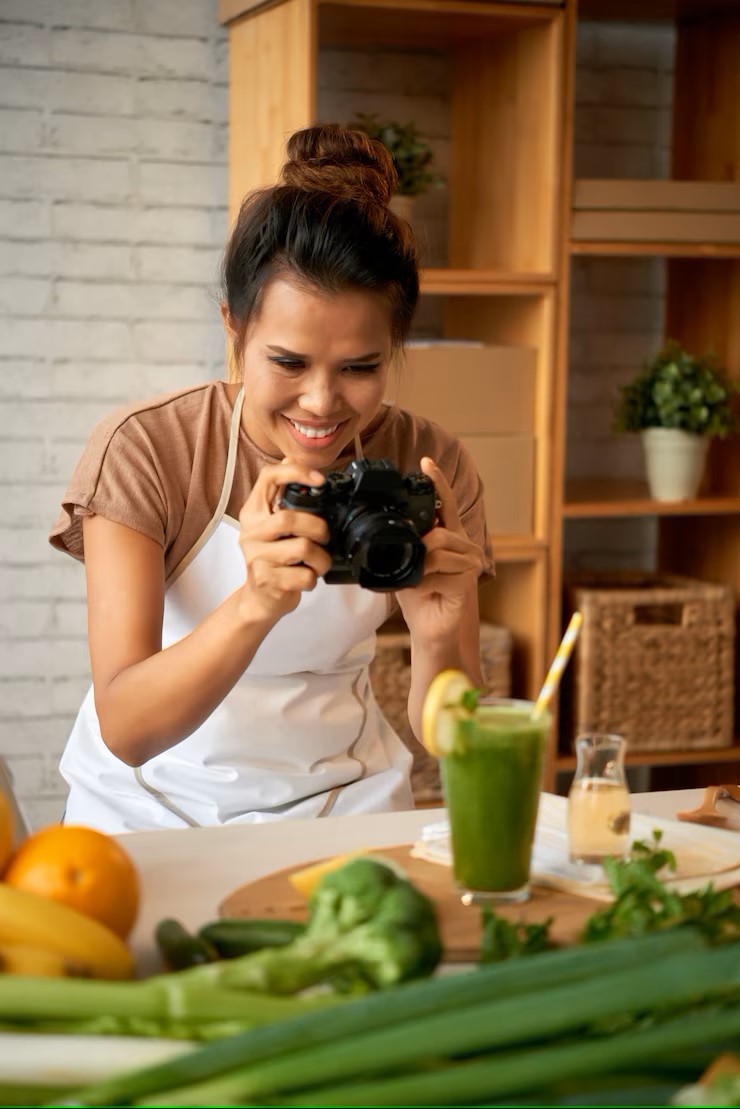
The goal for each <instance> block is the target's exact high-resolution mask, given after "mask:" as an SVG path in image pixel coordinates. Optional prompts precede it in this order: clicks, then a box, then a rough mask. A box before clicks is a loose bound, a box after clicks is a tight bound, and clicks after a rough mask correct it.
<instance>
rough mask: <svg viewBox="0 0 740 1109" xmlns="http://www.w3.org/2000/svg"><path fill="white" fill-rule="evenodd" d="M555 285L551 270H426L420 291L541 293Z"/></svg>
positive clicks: (445, 293) (478, 294)
mask: <svg viewBox="0 0 740 1109" xmlns="http://www.w3.org/2000/svg"><path fill="white" fill-rule="evenodd" d="M554 285H555V275H554V274H552V273H511V272H509V271H504V270H452V269H425V270H422V273H421V291H422V293H426V294H427V295H429V296H444V295H446V296H469V295H470V294H471V293H472V294H474V295H477V296H540V295H541V294H542V293H543V292H547V291H548V290H549V289H551V288H553V286H554Z"/></svg>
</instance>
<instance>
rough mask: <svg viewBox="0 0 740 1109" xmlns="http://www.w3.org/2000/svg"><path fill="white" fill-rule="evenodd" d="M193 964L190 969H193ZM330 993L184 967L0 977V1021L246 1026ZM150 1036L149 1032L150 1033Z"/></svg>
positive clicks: (318, 1004)
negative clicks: (238, 984)
mask: <svg viewBox="0 0 740 1109" xmlns="http://www.w3.org/2000/svg"><path fill="white" fill-rule="evenodd" d="M199 969H200V968H199V967H196V968H195V970H196V971H197V970H199ZM335 1001H336V999H335V998H334V997H333V996H330V995H329V996H325V997H324V996H321V997H320V996H317V997H314V998H312V999H300V998H298V999H297V998H276V997H269V996H265V995H264V994H256V993H249V992H247V991H246V990H237V989H230V988H227V987H222V986H220V985H218V983H217V982H215V983H212V982H210V981H208V980H206V981H202V980H201V979H200V978H199V977H198V976H197V975H195V976H193V977H191V972H190V971H177V972H173V973H171V974H161V975H157V976H155V977H153V978H148V979H143V980H141V981H136V982H107V981H102V980H99V979H87V978H41V977H39V978H35V977H22V976H19V975H0V1021H2V1024H3V1026H4V1027H7V1026H8V1024H9V1023H11V1022H16V1023H17V1024H23V1026H24V1027H28V1026H29V1024H30V1023H31V1022H42V1023H45V1024H48V1023H50V1022H54V1021H56V1022H57V1025H58V1027H59V1028H60V1029H61V1028H62V1027H63V1022H67V1021H68V1022H70V1027H72V1026H73V1025H74V1023H75V1022H80V1021H83V1020H88V1021H94V1020H95V1019H97V1018H99V1017H100V1014H104V1015H105V1016H104V1019H105V1020H106V1021H107V1022H108V1024H109V1025H110V1026H113V1023H114V1022H115V1020H116V1019H118V1020H119V1021H120V1022H121V1025H122V1027H125V1025H126V1022H130V1023H132V1025H135V1023H136V1022H140V1023H141V1024H142V1025H146V1024H147V1023H148V1024H150V1025H151V1026H152V1029H154V1027H155V1026H158V1025H159V1026H161V1027H162V1030H163V1031H166V1027H167V1025H168V1024H173V1025H175V1026H177V1027H179V1028H182V1027H187V1026H191V1025H192V1026H193V1027H194V1028H198V1027H199V1026H207V1025H208V1024H211V1023H214V1022H228V1021H235V1022H238V1023H239V1024H241V1025H242V1027H250V1026H254V1025H259V1024H263V1023H266V1022H270V1021H276V1020H283V1019H285V1018H287V1017H291V1016H295V1015H296V1014H297V1013H302V1012H304V1011H306V1010H307V1009H308V1010H313V1009H316V1008H324V1007H325V1006H327V1005H330V1004H334V1003H335ZM150 1034H151V1032H150Z"/></svg>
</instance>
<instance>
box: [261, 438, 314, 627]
mask: <svg viewBox="0 0 740 1109" xmlns="http://www.w3.org/2000/svg"><path fill="white" fill-rule="evenodd" d="M292 481H297V482H300V483H301V484H302V485H321V484H322V483H323V481H324V477H323V475H322V474H320V473H319V472H318V470H310V469H309V468H308V467H307V466H301V465H299V464H298V463H296V462H293V461H292V460H291V459H289V458H285V459H283V461H282V462H281V463H280V464H279V465H274V466H265V468H264V469H263V470H262V472H261V473H260V475H259V477H258V478H257V481H256V482H255V484H254V488H253V489H252V492H251V493H250V494H249V497H248V499H247V501H246V503H245V505H244V507H243V508H242V510H241V512H240V513H239V527H240V535H239V545H240V547H241V549H242V553H243V555H244V561H245V563H246V566H247V581H246V583H245V585H244V590H243V592H244V595H245V596H246V597H249V598H250V599H251V600H252V601H253V603H254V604H255V605H256V607H257V609H258V610H259V611H260V612H261V613H262V614H263V615H264V616H266V617H268V618H269V619H272V620H274V621H275V622H277V621H278V620H279V619H280V617H281V616H284V615H285V614H286V613H287V612H292V610H293V609H295V608H297V607H298V603H299V601H300V599H301V593H303V592H306V591H308V590H311V589H313V588H314V586H315V585H316V581H317V579H318V578H319V577H320V576H321V575H322V574H325V573H326V571H327V570H328V569H329V568H330V566H331V555H330V554H329V553H328V552H327V551H326V549H325V548H324V547H323V546H322V545H321V544H323V543H326V542H328V539H329V528H328V526H327V523H326V521H325V520H323V519H322V518H321V517H320V516H315V515H313V513H311V512H305V511H302V510H300V509H288V508H276V507H275V505H276V502H277V501H278V500H279V497H280V492H281V489H282V487H283V486H284V485H287V484H288V483H289V482H292Z"/></svg>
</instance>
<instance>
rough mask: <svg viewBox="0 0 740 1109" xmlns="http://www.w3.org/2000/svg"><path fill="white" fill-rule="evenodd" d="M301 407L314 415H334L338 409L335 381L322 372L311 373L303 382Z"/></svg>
mask: <svg viewBox="0 0 740 1109" xmlns="http://www.w3.org/2000/svg"><path fill="white" fill-rule="evenodd" d="M301 408H302V409H303V410H304V411H305V412H307V413H308V412H310V413H311V414H312V415H314V416H335V415H336V414H337V409H338V403H337V389H336V384H335V382H334V381H333V380H332V379H331V378H328V377H325V376H324V375H323V374H316V375H312V376H311V377H310V378H309V379H308V380H307V381H306V382H305V384H304V388H303V392H302V393H301Z"/></svg>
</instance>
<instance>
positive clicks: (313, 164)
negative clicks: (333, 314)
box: [221, 123, 419, 363]
mask: <svg viewBox="0 0 740 1109" xmlns="http://www.w3.org/2000/svg"><path fill="white" fill-rule="evenodd" d="M287 153H288V160H287V162H286V163H285V165H284V166H283V169H282V173H281V178H280V182H279V184H277V185H274V186H272V187H269V188H265V189H257V190H255V191H254V192H252V193H249V195H248V196H247V197H246V198H245V200H244V201H243V202H242V206H241V209H240V211H239V215H238V217H237V219H236V223H235V225H234V228H233V230H232V233H231V236H230V238H229V242H228V243H227V246H226V250H225V252H224V257H223V263H222V267H221V288H222V300H223V302H224V303H225V304H226V306H227V308H228V311H229V315H230V317H231V323H232V324H233V326H234V328H235V330H236V338H235V341H234V355H235V357H236V360H237V363H239V362H240V361H241V355H242V352H243V349H244V342H245V338H246V330H247V327H248V325H249V322H250V320H252V319H253V318H254V316H255V315H256V314H257V313H258V312H259V308H260V301H261V297H262V294H263V291H264V289H265V287H266V285H267V284H268V282H269V281H270V280H272V279H273V278H275V277H277V276H279V275H284V276H287V275H290V276H291V277H293V278H297V279H298V280H299V281H302V282H305V284H306V285H307V286H309V287H314V288H317V289H320V290H325V291H326V292H329V293H334V292H344V291H348V290H366V291H369V292H376V293H380V294H381V295H383V296H385V297H386V298H387V300H388V305H389V308H390V314H391V336H392V340H393V344H394V346H395V347H399V346H401V345H402V343H403V341H404V339H405V338H406V336H407V335H408V332H409V329H410V327H411V320H412V318H413V315H414V310H415V308H416V303H417V301H418V299H419V260H418V252H417V247H416V243H415V240H414V236H413V232H412V231H411V228H410V227H409V225H408V224H407V223H406V222H405V221H404V220H401V219H399V218H398V217H397V216H396V215H395V213H394V212H392V211H391V210H390V208H388V201H389V200H390V198H391V196H392V195H393V193H394V191H395V189H396V186H397V184H398V177H397V174H396V170H395V167H394V165H393V159H392V158H391V155H390V153H389V152H388V150H387V149H386V148H385V147H384V146H383V144H382V143H380V142H378V141H377V140H376V139H371V138H369V137H368V136H367V135H366V134H364V132H362V131H352V130H348V129H347V128H345V127H342V126H341V125H340V124H338V123H325V124H320V125H317V126H315V127H308V128H306V129H305V130H303V131H296V132H295V134H293V135H292V136H291V138H290V139H289V140H288V147H287Z"/></svg>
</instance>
